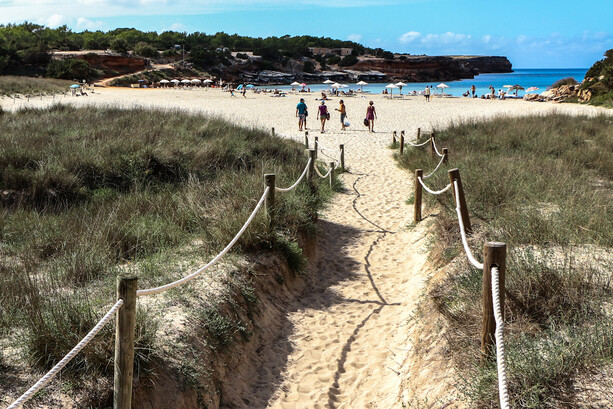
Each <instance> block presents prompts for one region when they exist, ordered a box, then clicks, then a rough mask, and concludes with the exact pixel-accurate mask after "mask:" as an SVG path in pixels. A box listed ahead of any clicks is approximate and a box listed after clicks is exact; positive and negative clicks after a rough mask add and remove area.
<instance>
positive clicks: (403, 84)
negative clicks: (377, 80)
mask: <svg viewBox="0 0 613 409" xmlns="http://www.w3.org/2000/svg"><path fill="white" fill-rule="evenodd" d="M396 86H397V87H398V88H400V94H401V95H402V87H406V86H407V84H405V83H404V82H402V81H400V82H397V83H396Z"/></svg>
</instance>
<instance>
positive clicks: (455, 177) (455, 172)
mask: <svg viewBox="0 0 613 409" xmlns="http://www.w3.org/2000/svg"><path fill="white" fill-rule="evenodd" d="M449 180H450V181H451V185H452V186H451V188H452V190H453V197H454V198H455V200H456V203H460V212H461V215H462V221H463V222H464V232H465V233H466V234H470V233H471V232H472V227H471V225H470V219H469V218H468V208H467V207H466V199H465V198H464V189H463V188H462V179H460V170H459V169H457V168H456V169H451V170H450V171H449ZM454 181H457V182H458V194H459V197H456V193H455V187H454V186H453V182H454Z"/></svg>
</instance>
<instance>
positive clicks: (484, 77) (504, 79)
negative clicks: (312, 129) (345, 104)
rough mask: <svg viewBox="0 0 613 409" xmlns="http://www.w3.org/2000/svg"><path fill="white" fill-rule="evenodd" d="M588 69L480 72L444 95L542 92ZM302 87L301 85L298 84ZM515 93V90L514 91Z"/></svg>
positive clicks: (374, 87)
mask: <svg viewBox="0 0 613 409" xmlns="http://www.w3.org/2000/svg"><path fill="white" fill-rule="evenodd" d="M587 70H588V69H587V68H567V69H520V68H518V69H515V70H514V72H510V73H504V74H481V75H477V76H476V77H475V78H473V79H464V80H459V81H446V82H445V84H446V85H449V88H446V89H445V91H444V92H445V94H451V95H453V96H456V97H461V96H462V94H463V93H464V92H466V91H467V90H468V89H470V87H471V86H472V85H473V84H474V85H475V87H476V88H477V91H476V94H477V95H479V96H481V95H482V94H489V93H490V90H489V86H490V85H493V86H494V88H495V89H496V93H498V90H499V89H501V88H502V89H504V88H503V85H515V84H518V85H521V86H522V87H524V88H526V89H528V88H529V87H537V88H538V91H533V92H532V93H541V92H543V91H546V90H547V88H548V87H551V85H552V84H553V83H554V82H556V81H557V80H559V79H562V78H566V77H573V78H575V79H576V80H577V82H581V81H583V78H584V77H585V73H586V72H587ZM387 84H388V83H372V84H368V85H364V86H363V89H364V91H369V92H370V93H372V94H380V93H381V92H382V91H383V90H384V89H385V86H386V85H387ZM438 84H440V82H427V83H426V82H411V83H408V84H407V86H405V87H402V94H403V95H406V94H411V93H412V92H413V90H415V91H417V92H420V91H423V90H424V89H425V88H426V86H427V85H432V86H434V87H436V85H438ZM345 85H348V86H349V88H343V89H344V90H347V89H358V88H359V86H357V85H355V84H350V83H348V84H345ZM307 86H308V87H309V88H311V91H312V92H316V91H321V90H324V89H328V86H327V85H325V84H307ZM259 88H277V89H282V90H289V89H291V87H290V86H262V87H259ZM296 88H297V89H300V87H296ZM440 91H441V90H440V89H438V88H435V89H434V92H435V93H440ZM393 93H394V95H398V93H399V90H398V89H394V90H393ZM513 93H514V92H513ZM524 94H525V91H519V92H518V95H519V96H523V95H524Z"/></svg>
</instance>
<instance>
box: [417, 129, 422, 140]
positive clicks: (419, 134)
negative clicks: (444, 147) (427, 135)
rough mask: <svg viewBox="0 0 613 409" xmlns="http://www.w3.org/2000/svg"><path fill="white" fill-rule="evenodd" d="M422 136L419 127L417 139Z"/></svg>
mask: <svg viewBox="0 0 613 409" xmlns="http://www.w3.org/2000/svg"><path fill="white" fill-rule="evenodd" d="M419 138H421V128H417V140H419Z"/></svg>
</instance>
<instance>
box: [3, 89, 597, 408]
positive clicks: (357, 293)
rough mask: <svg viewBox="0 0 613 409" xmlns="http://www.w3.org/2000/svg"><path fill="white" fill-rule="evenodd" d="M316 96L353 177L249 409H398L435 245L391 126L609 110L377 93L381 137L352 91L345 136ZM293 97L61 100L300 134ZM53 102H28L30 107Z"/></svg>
mask: <svg viewBox="0 0 613 409" xmlns="http://www.w3.org/2000/svg"><path fill="white" fill-rule="evenodd" d="M316 97H317V95H316V94H312V95H308V96H306V99H307V104H308V105H309V107H310V112H311V116H310V117H309V127H310V130H309V131H310V137H311V142H312V140H313V137H314V136H316V135H317V136H319V137H320V140H321V143H322V144H323V145H324V146H325V147H327V148H336V147H338V144H339V143H344V144H345V146H346V163H347V165H348V167H349V168H350V173H346V174H344V175H343V176H342V180H343V182H344V184H345V188H346V189H345V191H344V192H342V193H341V194H338V195H337V196H336V197H335V199H334V201H333V203H332V204H331V205H330V207H329V208H328V209H327V210H326V211H325V212H324V213H323V215H322V217H321V222H320V223H319V229H320V239H319V254H320V257H319V259H318V262H317V264H316V266H315V267H314V268H312V269H311V270H312V271H310V272H309V275H310V283H309V285H308V289H307V290H306V291H305V293H304V294H303V296H302V297H301V298H299V299H297V300H295V301H294V302H292V303H291V304H290V305H288V306H287V317H288V320H289V322H290V323H291V325H290V326H288V327H287V328H284V329H283V330H282V331H281V332H280V333H279V336H278V338H277V340H276V341H275V342H274V343H271V344H270V345H266V346H264V347H263V348H262V349H261V350H260V351H259V354H260V355H261V357H260V358H261V361H262V362H264V364H263V365H261V366H260V367H259V368H257V370H256V372H257V376H256V377H254V378H253V380H252V382H251V385H248V386H247V388H246V389H247V390H251V393H249V394H247V396H243V397H242V401H243V402H244V407H245V408H247V407H248V408H266V407H270V408H339V409H340V408H390V407H396V405H398V406H397V407H400V406H399V405H400V404H399V403H398V402H399V401H398V399H399V398H398V397H399V395H400V394H401V393H402V391H401V390H400V383H401V378H402V375H403V374H401V373H400V372H399V371H401V368H403V367H404V368H406V367H410V365H406V362H404V360H405V358H404V357H405V356H406V351H407V350H409V349H410V348H411V342H410V339H409V336H408V328H407V327H408V323H407V321H408V319H409V318H410V316H411V314H412V312H413V311H414V308H415V305H416V303H417V301H418V298H419V296H420V294H421V293H422V291H423V288H424V283H425V281H426V280H427V278H428V277H427V276H426V273H425V269H424V265H425V262H426V258H427V252H426V250H427V246H426V231H425V228H424V227H423V225H420V226H418V227H417V228H408V227H407V225H408V224H409V223H410V222H411V221H412V218H413V215H412V209H411V207H410V206H409V205H407V204H406V203H405V201H406V199H407V197H408V196H409V194H410V191H411V190H412V182H411V180H410V179H411V178H410V177H409V174H408V172H406V171H403V170H400V169H398V168H397V167H396V165H395V163H394V161H393V159H392V158H391V151H390V150H388V149H387V145H388V144H389V143H390V142H391V131H392V130H398V131H400V130H402V129H404V130H406V131H407V135H408V136H411V135H414V134H415V132H416V130H417V127H421V128H422V129H425V130H429V129H431V128H432V127H433V126H436V127H442V126H445V125H447V124H449V123H450V122H451V121H456V120H459V119H462V118H479V117H490V116H495V115H503V114H507V115H525V114H527V113H531V112H540V113H542V112H549V111H552V110H557V111H564V112H570V113H588V114H595V113H597V112H602V111H601V110H598V109H595V108H592V107H583V106H577V105H553V104H537V103H526V102H523V101H509V100H508V101H482V100H463V99H442V100H441V99H434V101H433V102H431V103H429V104H426V103H425V102H424V101H423V99H422V98H420V97H412V98H410V99H405V100H394V101H390V100H385V99H383V98H382V97H381V96H373V97H369V98H368V99H370V98H372V99H374V100H375V106H376V107H377V111H378V117H379V119H378V120H377V122H376V128H375V129H376V130H377V133H374V134H368V133H367V132H366V128H365V127H364V126H363V125H362V124H361V123H360V122H361V120H362V118H363V117H364V113H365V110H366V106H367V102H368V99H365V98H360V97H356V98H347V99H345V101H346V105H347V110H348V114H349V120H350V121H351V122H352V123H353V125H352V126H351V128H350V129H351V130H350V131H348V132H343V133H342V132H340V130H339V128H340V124H339V123H338V116H337V115H334V114H333V120H332V121H331V122H330V123H329V124H328V126H327V128H328V129H329V130H330V132H327V133H325V134H323V135H322V134H319V132H317V128H316V127H315V125H317V124H316V121H315V112H316V111H315V109H316V106H317V105H318V101H315V98H316ZM297 99H298V96H297V95H296V96H291V97H288V98H271V97H269V96H265V95H254V94H252V93H249V94H248V98H247V99H243V98H242V97H241V96H240V94H237V97H235V98H232V97H230V95H229V94H227V93H222V92H220V91H218V90H209V91H203V90H186V91H184V90H140V89H136V90H132V89H101V90H96V93H95V94H94V95H90V96H88V97H78V98H70V97H68V98H63V99H62V100H63V101H66V102H69V103H75V104H77V105H83V104H109V105H112V106H123V107H130V106H154V107H161V108H168V109H174V108H179V109H187V110H191V111H204V112H209V113H214V114H217V115H221V116H225V117H228V118H229V119H231V120H233V121H236V122H240V123H243V124H247V125H253V126H259V127H263V128H267V129H270V128H271V127H275V129H276V131H277V133H280V134H282V135H285V136H287V137H292V138H295V139H297V140H300V141H303V140H304V137H303V135H302V134H299V133H298V132H297V126H296V119H295V118H294V110H295V105H296V103H297V102H298V101H297ZM49 102H51V101H49V100H48V99H45V100H43V101H39V100H32V101H30V105H31V106H32V105H33V106H39V105H46V104H48V103H49ZM337 103H338V99H335V100H333V101H331V102H329V105H330V106H331V108H336V107H337ZM21 104H25V102H24V101H18V102H15V103H13V101H11V100H7V99H3V100H2V105H3V107H4V108H5V109H12V108H14V107H19V106H20V105H21ZM152 120H155V118H152ZM324 153H326V154H329V155H331V156H335V157H336V153H333V152H330V151H324ZM451 155H452V157H453V152H452V153H451ZM320 157H322V158H323V159H325V160H326V161H329V159H328V158H326V157H325V156H321V155H320ZM426 171H427V170H424V172H426ZM428 172H429V171H428ZM435 188H440V187H435ZM405 376H406V375H405ZM240 389H244V388H240Z"/></svg>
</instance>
